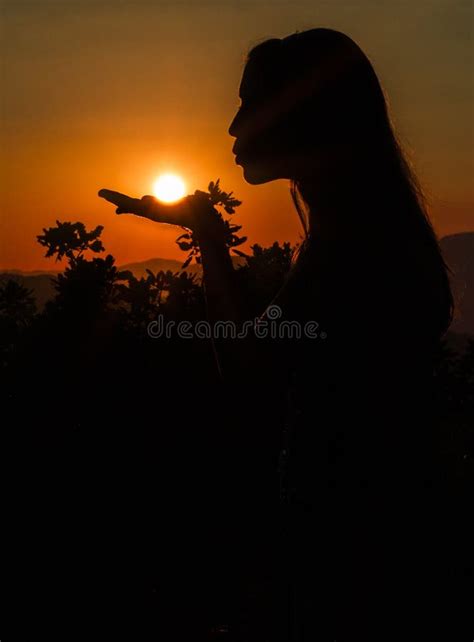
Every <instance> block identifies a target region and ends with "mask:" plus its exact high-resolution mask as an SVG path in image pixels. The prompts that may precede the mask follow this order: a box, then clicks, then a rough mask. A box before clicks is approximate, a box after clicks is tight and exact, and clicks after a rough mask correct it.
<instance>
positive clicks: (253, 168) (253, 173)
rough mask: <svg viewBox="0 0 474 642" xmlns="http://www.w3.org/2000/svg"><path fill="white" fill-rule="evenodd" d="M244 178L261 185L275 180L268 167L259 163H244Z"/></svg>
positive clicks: (248, 181)
mask: <svg viewBox="0 0 474 642" xmlns="http://www.w3.org/2000/svg"><path fill="white" fill-rule="evenodd" d="M241 167H242V170H243V173H244V178H245V180H246V181H247V183H250V184H251V185H261V184H262V183H268V182H269V181H273V180H275V176H274V175H273V173H272V172H270V171H269V169H268V168H266V167H264V166H263V165H261V164H258V163H242V165H241Z"/></svg>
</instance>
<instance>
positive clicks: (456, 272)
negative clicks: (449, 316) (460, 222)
mask: <svg viewBox="0 0 474 642" xmlns="http://www.w3.org/2000/svg"><path fill="white" fill-rule="evenodd" d="M440 244H441V250H442V252H443V256H444V259H445V261H446V263H447V264H448V266H449V267H450V268H451V270H452V275H451V287H452V289H453V294H454V300H455V316H454V320H453V322H452V324H451V328H450V329H451V331H452V332H457V333H459V334H472V335H474V232H462V233H460V234H451V235H450V236H444V237H443V238H442V239H441V241H440Z"/></svg>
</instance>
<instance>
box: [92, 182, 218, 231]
mask: <svg viewBox="0 0 474 642" xmlns="http://www.w3.org/2000/svg"><path fill="white" fill-rule="evenodd" d="M99 196H100V197H101V198H105V200H106V201H109V202H110V203H113V204H114V205H116V206H117V209H116V210H115V213H116V214H135V215H137V216H143V217H144V218H148V219H150V220H151V221H155V222H156V223H168V224H170V225H179V226H180V227H186V228H188V229H190V230H192V231H193V232H197V233H198V235H205V234H206V232H210V231H213V232H215V231H216V230H217V229H218V228H221V229H222V225H223V220H222V218H221V216H220V214H219V213H218V212H217V210H216V209H215V208H214V207H213V205H212V203H211V202H210V200H209V198H208V195H207V194H206V192H201V191H200V190H196V192H195V193H194V194H190V195H188V196H185V197H184V198H182V199H180V200H179V201H176V202H175V203H163V202H162V201H159V200H158V199H157V198H155V197H154V196H148V195H147V196H142V198H132V197H130V196H127V195H126V194H121V193H120V192H114V191H112V190H110V189H101V190H100V191H99Z"/></svg>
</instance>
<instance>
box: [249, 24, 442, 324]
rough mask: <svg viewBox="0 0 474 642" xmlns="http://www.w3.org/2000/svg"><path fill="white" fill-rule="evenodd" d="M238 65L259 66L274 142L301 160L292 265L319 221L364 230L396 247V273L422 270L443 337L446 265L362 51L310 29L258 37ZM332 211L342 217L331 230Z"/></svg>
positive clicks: (307, 249) (293, 187)
mask: <svg viewBox="0 0 474 642" xmlns="http://www.w3.org/2000/svg"><path fill="white" fill-rule="evenodd" d="M247 61H257V62H258V63H259V64H260V65H261V66H262V70H263V74H264V75H265V79H266V82H267V83H268V86H269V87H271V88H272V91H274V94H272V98H271V100H273V103H274V105H276V109H275V118H274V122H271V123H270V124H269V126H270V127H275V128H276V129H275V131H276V132H277V134H276V135H275V139H276V140H277V141H281V140H283V141H284V144H286V145H287V148H288V150H289V152H290V153H298V154H301V155H302V158H303V159H304V160H303V163H302V164H301V167H304V171H302V172H301V173H300V174H299V175H298V176H292V177H290V193H291V197H292V199H293V202H294V205H295V208H296V211H297V213H298V216H299V218H300V220H301V224H302V227H303V233H304V237H303V241H302V243H301V244H300V245H299V248H298V252H297V253H296V255H295V258H296V261H295V265H297V264H298V262H299V261H301V260H303V258H304V257H305V256H308V255H310V254H311V253H312V252H314V251H316V248H317V247H318V244H317V240H318V236H319V235H320V234H321V229H324V226H326V227H329V228H330V227H331V226H332V228H333V229H334V230H335V231H334V233H336V234H339V233H341V230H345V229H346V228H347V229H349V230H350V233H357V230H359V233H360V231H362V233H363V234H365V235H367V234H370V235H372V238H373V240H374V242H376V243H377V244H384V243H386V244H387V246H390V247H392V248H395V247H396V248H397V252H398V256H401V257H402V258H401V260H402V261H405V266H404V267H405V270H411V271H412V272H413V273H414V271H418V272H420V273H421V272H422V273H423V274H424V277H425V278H424V281H420V283H421V282H423V283H424V284H426V283H429V289H430V290H432V292H433V295H434V297H435V301H436V302H437V303H436V306H437V311H436V316H437V317H438V318H437V319H436V320H435V319H433V323H434V324H435V325H436V331H437V332H438V334H441V335H442V334H443V333H444V332H445V331H446V330H447V328H448V327H449V325H450V323H451V320H452V315H453V297H452V293H451V289H450V283H449V276H448V271H449V268H448V267H447V265H446V263H445V261H444V259H443V256H442V253H441V250H440V246H439V243H438V239H437V236H436V234H435V232H434V229H433V226H432V224H431V222H430V219H429V216H428V211H427V209H428V208H427V203H426V199H425V197H424V194H423V191H422V189H421V186H420V184H419V182H418V180H417V178H416V175H415V172H414V171H413V169H412V167H411V166H410V164H409V162H408V160H407V158H406V156H405V154H404V152H403V150H402V146H401V144H400V142H399V140H398V139H397V136H396V134H395V132H394V127H393V125H392V123H391V119H390V116H389V113H388V109H387V101H386V98H385V95H384V92H383V90H382V87H381V85H380V82H379V80H378V78H377V75H376V73H375V71H374V69H373V67H372V64H371V63H370V61H369V59H368V58H367V56H366V55H365V54H364V53H363V51H362V50H361V49H360V47H359V46H358V45H357V44H356V43H355V42H354V41H353V40H352V39H351V38H349V37H348V36H346V35H345V34H343V33H340V32H338V31H335V30H332V29H324V28H315V29H310V30H307V31H303V32H296V33H293V34H291V35H289V36H287V37H286V38H283V39H280V38H271V39H268V40H265V41H263V42H261V43H259V44H257V45H256V46H254V47H253V48H252V49H251V50H250V52H249V53H248V55H247ZM346 195H347V197H346ZM344 199H346V200H344ZM327 210H330V215H329V216H328V215H327ZM335 210H338V211H339V215H340V216H344V218H343V225H341V226H339V228H338V229H336V227H337V220H336V217H335V215H334V213H335ZM356 214H359V216H358V217H357V225H354V220H355V215H356ZM315 241H316V242H315ZM410 260H412V262H411V263H410ZM394 269H395V268H394ZM414 276H416V275H415V274H414Z"/></svg>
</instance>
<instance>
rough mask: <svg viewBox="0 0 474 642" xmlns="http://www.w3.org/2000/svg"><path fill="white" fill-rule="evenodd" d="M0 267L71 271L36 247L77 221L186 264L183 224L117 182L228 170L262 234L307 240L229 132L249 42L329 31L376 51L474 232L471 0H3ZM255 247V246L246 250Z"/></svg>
mask: <svg viewBox="0 0 474 642" xmlns="http://www.w3.org/2000/svg"><path fill="white" fill-rule="evenodd" d="M0 11H1V28H2V34H1V42H2V44H1V62H2V97H1V177H0V178H1V208H2V209H1V220H0V226H1V227H0V234H1V245H0V268H18V269H24V270H33V269H49V268H54V267H57V266H55V265H54V262H52V260H51V259H45V258H43V254H44V249H43V248H41V247H40V246H39V245H38V244H37V242H36V235H37V234H40V233H41V231H42V228H43V227H49V226H51V225H54V224H55V221H56V219H59V220H62V221H66V220H68V221H77V220H80V221H83V222H84V223H86V225H87V226H88V227H92V226H96V225H99V224H101V225H104V226H105V230H104V232H103V240H104V244H105V246H106V249H107V251H108V252H110V253H112V254H113V255H114V256H115V257H116V258H117V262H118V264H123V263H127V262H130V261H141V260H145V259H148V258H151V257H156V256H160V257H168V258H178V259H182V260H184V258H185V257H186V254H185V253H184V252H181V251H180V250H179V248H178V246H177V245H176V244H175V239H176V237H177V236H178V235H179V234H180V233H181V229H180V228H178V227H172V226H165V225H163V224H162V225H158V224H156V223H152V222H150V221H146V220H143V219H139V218H136V217H133V216H131V215H130V216H127V215H124V216H120V217H119V216H117V215H115V209H114V207H113V205H111V204H109V203H107V202H106V201H104V200H103V199H99V198H98V197H97V191H98V190H99V189H100V188H102V187H106V188H109V189H114V190H117V191H121V192H124V193H127V194H130V195H132V196H138V197H139V196H142V195H143V194H149V193H151V191H152V183H153V181H154V179H155V178H156V177H157V176H158V175H159V174H160V173H162V172H166V171H172V172H176V173H178V174H180V175H181V176H182V177H183V178H184V179H185V180H186V183H187V187H188V190H187V191H188V193H192V192H194V190H195V189H206V187H207V185H208V183H209V181H210V180H215V179H216V178H218V177H220V179H221V186H222V188H223V189H224V190H226V191H230V190H232V191H233V192H234V194H235V196H236V197H237V198H239V199H240V200H242V201H243V204H242V206H241V207H240V208H238V209H237V212H236V214H235V215H234V217H235V218H234V220H235V221H236V222H238V223H240V224H242V225H243V229H242V233H245V234H247V235H248V237H249V240H250V241H251V242H252V243H253V242H259V243H262V244H270V243H271V242H273V241H274V240H279V241H284V240H290V241H292V242H294V241H296V240H298V236H299V233H300V226H299V223H298V218H297V215H296V213H295V211H294V209H293V205H292V201H291V197H290V195H289V191H288V183H287V181H283V180H280V181H274V182H271V183H267V184H265V185H259V186H253V185H248V184H247V183H246V182H245V180H244V179H243V176H242V170H241V168H240V166H236V165H235V164H234V157H233V154H232V152H231V150H232V144H233V141H234V139H233V138H231V137H230V136H229V134H228V133H227V129H228V126H229V124H230V122H231V121H232V118H233V117H234V114H235V112H236V110H237V106H238V103H239V100H238V87H239V84H240V78H241V74H242V69H243V64H244V57H245V54H246V52H247V51H248V50H249V49H250V48H251V47H252V46H253V45H255V44H257V43H258V42H260V41H262V40H265V39H267V38H270V37H283V36H286V35H288V34H289V33H292V32H294V31H296V30H300V31H302V30H304V29H311V28H313V27H330V28H333V29H338V30H341V31H344V32H345V33H347V34H348V35H350V36H351V37H352V38H353V39H354V40H355V41H356V42H357V43H358V44H359V45H360V46H361V47H362V49H363V50H364V51H365V52H366V54H367V55H368V56H369V58H370V59H371V61H372V63H373V65H374V67H375V71H376V72H377V74H378V76H379V78H380V80H381V82H382V85H383V87H384V89H385V91H386V93H387V95H388V97H389V106H390V110H391V115H392V119H393V121H394V124H395V126H396V128H397V131H398V132H399V135H400V137H401V140H402V142H403V143H404V145H405V148H406V149H407V151H408V153H409V157H410V158H411V160H412V162H413V163H414V166H415V169H416V170H417V173H418V175H419V178H420V179H421V182H422V184H423V185H424V187H425V189H426V192H427V195H428V197H429V199H430V202H431V209H430V212H431V217H432V220H433V222H434V225H435V228H436V231H437V232H438V234H439V235H444V234H447V233H453V232H458V231H464V230H474V189H473V166H474V138H473V69H474V59H473V41H472V35H473V12H472V2H471V1H470V0H466V1H459V0H443V1H438V0H418V1H417V2H413V1H410V0H405V1H403V2H402V1H400V0H389V1H387V0H382V1H380V0H373V1H368V0H343V1H341V0H326V1H323V2H318V1H315V0H311V1H308V2H301V1H295V0H292V1H291V2H289V1H285V2H283V1H281V0H271V1H265V2H264V1H257V0H253V1H245V0H234V1H231V0H218V1H215V2H211V1H205V0H204V1H202V0H200V1H196V2H191V1H189V0H187V1H181V2H180V1H177V0H173V1H170V2H164V1H160V0H156V1H152V0H149V1H148V2H140V1H131V0H127V1H125V0H114V1H109V2H103V1H101V0H58V1H56V2H51V1H50V0H36V1H33V2H32V1H29V2H25V1H23V0H1V2H0ZM246 247H248V246H243V248H242V249H245V248H246Z"/></svg>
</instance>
